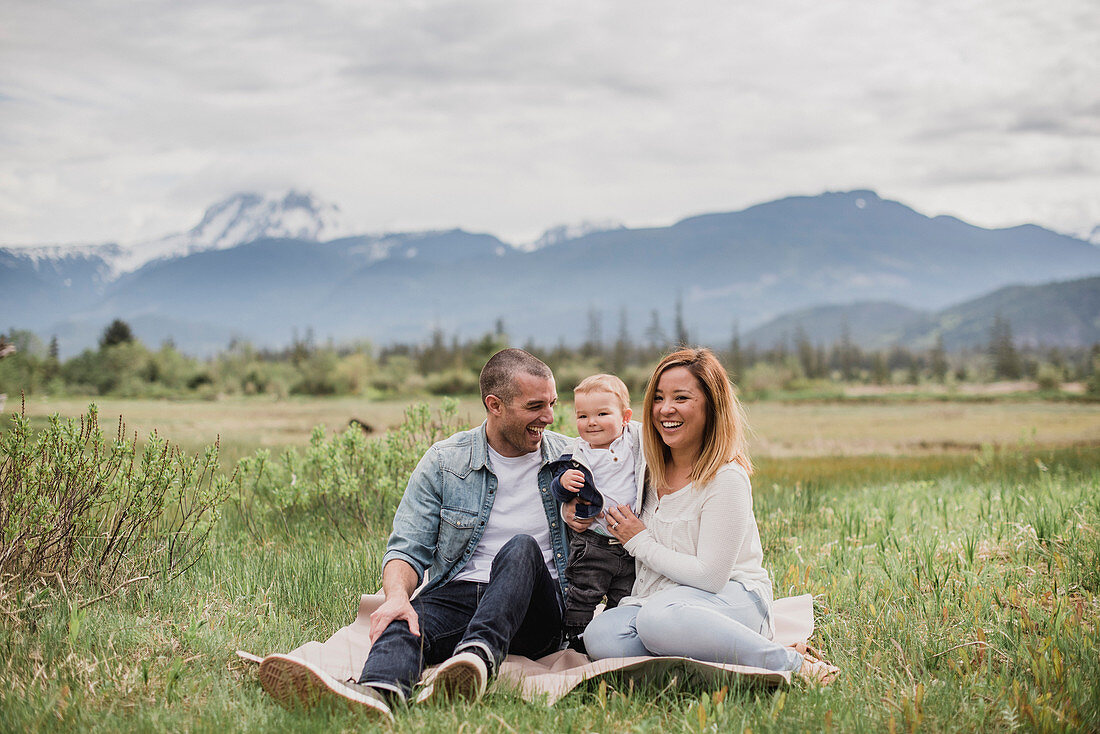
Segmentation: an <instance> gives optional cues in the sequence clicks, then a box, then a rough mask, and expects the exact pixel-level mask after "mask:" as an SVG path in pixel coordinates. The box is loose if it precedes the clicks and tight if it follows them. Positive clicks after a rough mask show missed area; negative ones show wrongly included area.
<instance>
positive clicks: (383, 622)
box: [370, 558, 420, 644]
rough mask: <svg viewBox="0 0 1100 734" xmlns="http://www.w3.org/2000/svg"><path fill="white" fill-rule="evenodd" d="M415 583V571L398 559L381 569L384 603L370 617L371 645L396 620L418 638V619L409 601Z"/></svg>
mask: <svg viewBox="0 0 1100 734" xmlns="http://www.w3.org/2000/svg"><path fill="white" fill-rule="evenodd" d="M416 581H417V578H416V571H414V570H413V567H412V566H410V565H409V564H408V563H407V562H405V561H402V560H400V559H397V558H395V559H393V560H391V561H390V562H389V563H387V564H386V567H385V568H383V569H382V591H383V592H384V593H385V594H386V601H384V602H382V606H380V607H378V608H377V609H375V610H374V612H373V613H372V614H371V615H370V641H371V644H374V641H375V640H377V639H378V636H379V635H380V634H382V633H383V632H385V631H386V628H387V627H389V626H390V624H391V623H392V622H395V621H396V620H398V619H403V620H405V621H406V622H408V623H409V632H412V633H413V634H414V635H416V636H417V637H420V618H419V617H417V616H416V610H415V609H413V605H412V602H410V601H409V596H410V595H411V594H412V592H413V589H415V588H416Z"/></svg>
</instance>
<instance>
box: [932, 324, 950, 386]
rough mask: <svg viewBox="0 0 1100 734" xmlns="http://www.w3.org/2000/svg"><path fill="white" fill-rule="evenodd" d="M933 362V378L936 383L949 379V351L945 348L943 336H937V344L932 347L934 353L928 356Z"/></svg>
mask: <svg viewBox="0 0 1100 734" xmlns="http://www.w3.org/2000/svg"><path fill="white" fill-rule="evenodd" d="M928 357H929V361H930V362H931V365H930V367H931V369H932V377H934V378H936V382H943V381H944V380H946V379H947V370H948V364H947V351H946V350H945V349H944V348H943V334H936V343H935V344H933V345H932V353H931V354H929V355H928Z"/></svg>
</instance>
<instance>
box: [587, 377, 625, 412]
mask: <svg viewBox="0 0 1100 734" xmlns="http://www.w3.org/2000/svg"><path fill="white" fill-rule="evenodd" d="M597 392H609V393H611V394H612V395H614V396H615V397H617V398H618V399H619V408H620V409H621V410H622V411H623V412H624V413H625V412H626V411H628V410H630V391H629V390H627V389H626V383H625V382H623V381H622V380H620V379H619V378H618V377H616V376H615V375H606V374H601V375H592V376H591V377H586V378H584V379H583V380H581V381H580V384H579V385H577V386H576V387H575V388H573V395H574V396H577V395H591V394H592V393H597Z"/></svg>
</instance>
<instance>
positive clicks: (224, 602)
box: [0, 400, 1100, 734]
mask: <svg viewBox="0 0 1100 734" xmlns="http://www.w3.org/2000/svg"><path fill="white" fill-rule="evenodd" d="M471 406H472V407H471ZM11 407H12V405H11V403H9V405H8V408H9V409H10V408H11ZM84 407H85V406H84V404H83V403H81V402H79V401H68V402H56V403H53V404H38V403H34V402H31V403H29V404H28V406H27V412H28V414H30V415H33V416H36V417H38V418H39V419H40V418H41V416H44V415H45V414H48V413H50V412H61V413H63V414H70V415H71V414H77V413H79V412H80V411H81V410H82V409H83V408H84ZM476 407H477V405H476V403H474V402H473V401H467V402H465V403H463V405H462V406H461V407H460V412H462V411H464V410H473V408H476ZM402 408H403V405H401V404H397V403H382V404H377V403H371V404H366V403H363V402H361V401H355V400H331V401H306V400H303V401H284V402H281V403H274V402H265V401H259V400H254V401H252V400H250V401H239V402H237V401H221V402H212V403H203V404H194V403H161V402H136V401H135V402H125V403H116V402H108V401H102V402H101V412H102V414H103V415H104V416H110V415H112V414H118V413H122V414H124V415H125V417H126V421H127V423H128V425H129V426H130V427H131V429H135V430H139V431H142V432H143V431H148V430H150V429H151V428H153V427H157V428H158V429H159V430H160V432H161V433H162V434H164V435H167V436H168V437H170V438H172V439H173V440H176V441H179V442H180V443H181V444H182V445H184V446H185V447H188V448H190V447H197V446H198V445H200V444H202V443H206V442H210V441H212V440H213V438H214V436H215V435H217V434H220V435H221V436H222V446H223V448H224V449H225V451H226V453H227V454H229V455H231V456H233V457H236V456H242V455H245V454H246V453H249V452H251V451H252V450H254V449H255V448H257V447H260V446H269V447H278V446H301V445H304V444H305V443H306V441H307V440H308V434H309V430H310V428H311V427H312V426H313V425H314V424H315V423H318V422H324V423H325V424H327V425H329V426H333V427H335V426H343V425H345V424H346V423H347V420H348V419H349V418H351V417H356V418H359V419H361V420H364V421H367V422H370V423H372V424H373V425H375V426H376V427H378V428H380V429H381V428H384V427H387V426H390V425H394V424H395V423H397V422H398V421H399V420H400V415H401V410H402ZM749 411H750V417H751V419H752V421H753V424H754V427H755V430H756V437H755V439H754V441H755V443H754V447H755V449H756V450H755V455H756V457H757V458H758V463H759V471H758V474H757V475H756V476H755V477H754V488H755V490H754V493H755V498H756V512H757V519H758V522H759V525H760V530H761V536H762V540H763V543H764V547H765V565H766V566H767V567H768V568H769V570H770V571H771V573H772V575H773V579H774V581H775V587H776V594H777V596H783V595H788V594H800V593H812V594H813V595H814V597H815V609H816V618H817V630H816V632H815V635H814V638H813V640H812V642H813V643H814V644H816V645H817V646H818V647H820V648H822V649H823V650H824V651H825V652H826V653H827V655H828V656H829V657H830V658H831V659H832V660H833V662H835V663H836V664H838V665H839V666H840V667H841V668H842V670H843V674H842V677H841V679H840V680H839V681H838V682H837V683H836V684H834V685H833V686H831V687H829V688H826V689H823V690H812V689H806V688H804V687H802V686H801V685H795V686H792V687H790V688H785V689H757V688H741V687H736V686H735V687H733V688H720V689H718V690H713V689H710V688H703V687H699V686H697V685H693V684H692V683H691V682H690V681H676V682H675V683H672V682H666V684H661V685H653V686H650V687H639V688H631V687H628V686H620V685H614V684H613V685H611V686H598V685H593V686H590V687H587V688H583V689H579V690H577V691H575V692H574V693H572V694H570V695H569V696H567V697H566V698H565V699H563V700H562V701H560V702H559V703H558V704H556V705H555V706H554V707H552V708H548V707H545V706H541V705H538V704H529V703H526V702H524V701H522V700H521V699H519V698H517V697H515V696H514V695H513V694H511V693H509V692H507V691H500V692H495V693H492V694H491V695H490V696H489V697H488V699H487V700H486V702H485V703H483V704H479V705H475V706H469V705H458V706H455V707H448V706H429V707H420V708H412V709H410V710H409V711H407V712H403V713H401V714H399V715H398V720H397V723H396V725H395V726H394V727H393V729H394V730H396V731H408V732H412V731H448V732H450V733H451V734H455V733H456V732H470V733H473V732H478V731H484V732H517V731H518V732H522V731H562V732H578V733H581V732H592V731H600V732H609V731H639V732H644V731H654V732H657V731H661V732H666V731H668V732H681V731H682V732H699V731H728V730H733V731H738V730H746V729H751V730H752V731H756V732H761V731H776V732H789V731H802V730H811V731H820V730H837V731H943V730H975V729H977V730H992V731H1010V730H1015V729H1024V730H1040V731H1085V730H1093V731H1095V730H1098V729H1100V654H1098V652H1097V651H1098V650H1100V629H1098V626H1097V620H1098V619H1100V406H1097V405H1095V404H1093V405H1082V404H1068V403H973V404H972V403H959V404H956V403H939V402H935V403H932V402H930V403H914V404H889V405H882V404H863V403H858V404H846V403H840V404H831V403H830V404H807V405H792V404H772V403H760V404H754V405H750V406H749ZM383 544H384V529H381V528H379V529H378V531H377V532H375V533H372V534H367V535H364V537H362V538H359V539H353V541H352V542H345V541H344V540H341V539H340V538H339V537H337V536H336V535H335V534H334V533H331V532H326V530H325V528H324V526H323V524H319V523H318V522H316V521H311V519H310V518H308V517H299V518H294V519H291V520H290V522H289V524H288V532H285V533H280V534H273V535H272V536H271V537H264V538H259V539H257V538H255V537H253V536H252V535H250V534H249V533H247V532H245V529H244V527H243V523H242V522H241V519H240V518H239V517H238V516H237V515H236V514H235V513H234V511H233V510H232V509H231V508H227V509H226V512H225V515H224V517H223V521H222V523H221V525H220V526H219V528H218V530H217V534H216V537H215V539H214V542H213V544H212V546H211V549H210V551H209V553H208V554H207V555H206V556H205V557H204V558H203V559H202V560H201V561H200V562H199V563H198V564H197V565H196V566H195V567H194V568H192V569H191V570H190V571H189V572H188V573H187V574H186V575H184V576H182V577H181V578H179V579H177V580H175V581H172V582H149V583H137V584H133V585H132V586H129V587H127V588H125V589H123V590H122V591H120V592H119V593H117V594H115V595H113V596H110V597H109V598H107V599H104V600H102V601H99V602H96V603H93V604H91V605H90V606H87V607H85V608H83V609H81V608H79V604H80V603H79V601H78V600H79V599H81V598H84V599H87V598H90V597H91V596H92V595H93V592H92V591H91V590H89V589H71V588H67V589H54V591H52V592H51V593H50V594H48V595H45V596H42V597H40V599H39V601H40V602H41V603H42V604H44V607H43V608H42V609H41V610H39V611H37V612H35V613H33V614H30V615H23V616H22V617H19V618H11V617H8V618H5V619H4V621H3V622H2V623H0V650H2V653H0V729H2V730H4V731H38V730H62V729H64V730H72V729H76V730H81V731H117V730H156V731H160V730H167V729H171V730H180V731H209V730H219V731H285V730H293V731H298V730H301V731H334V730H337V731H345V730H346V731H352V730H362V729H363V728H364V725H363V722H361V721H360V720H358V719H357V718H356V716H355V715H354V714H339V713H329V712H313V713H303V712H292V711H284V710H283V709H281V708H279V707H278V706H277V705H276V704H275V703H274V702H273V701H272V700H270V699H269V698H268V697H267V696H266V695H265V694H264V693H263V691H262V689H261V688H260V686H259V684H258V683H257V681H256V678H255V672H254V670H253V669H252V668H250V667H248V666H247V665H245V664H244V663H242V662H240V661H238V660H237V659H236V657H235V656H234V655H233V651H234V650H235V649H238V648H243V649H246V650H250V651H252V652H256V653H261V654H262V653H264V652H271V651H280V650H286V649H290V648H292V647H295V646H297V645H298V644H300V643H301V642H302V641H304V640H307V639H324V638H325V637H327V636H328V635H329V634H331V633H332V632H333V631H335V630H336V629H337V628H339V627H341V626H343V625H344V624H347V623H348V622H349V621H350V620H351V619H352V617H353V616H354V613H355V607H356V603H357V599H358V595H359V594H360V593H361V592H364V591H372V590H374V589H375V588H376V587H377V585H378V582H379V577H380V571H381V569H380V568H379V566H378V561H379V559H380V557H381V549H382V547H383Z"/></svg>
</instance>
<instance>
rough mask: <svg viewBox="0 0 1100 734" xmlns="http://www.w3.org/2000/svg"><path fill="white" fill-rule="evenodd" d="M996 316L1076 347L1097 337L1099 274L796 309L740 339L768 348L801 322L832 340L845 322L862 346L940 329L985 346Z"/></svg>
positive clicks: (1030, 337)
mask: <svg viewBox="0 0 1100 734" xmlns="http://www.w3.org/2000/svg"><path fill="white" fill-rule="evenodd" d="M997 316H1001V317H1002V318H1004V319H1006V320H1008V322H1009V323H1010V324H1011V325H1012V334H1013V338H1014V339H1015V341H1016V343H1017V344H1019V345H1028V346H1039V345H1042V346H1048V347H1054V346H1058V347H1080V346H1088V345H1090V344H1096V343H1100V277H1092V278H1082V279H1079V280H1072V281H1060V282H1055V283H1046V284H1043V285H1032V286H1026V285H1013V286H1007V287H1004V288H998V289H997V290H995V291H993V292H992V293H988V294H986V295H983V296H980V297H978V298H974V299H971V300H968V301H965V302H963V303H960V304H958V305H955V306H951V307H949V308H945V309H942V310H940V311H921V310H916V309H911V308H908V307H906V306H902V305H900V304H897V303H888V302H886V303H854V304H849V305H844V306H818V307H816V308H808V309H800V310H798V311H793V312H791V313H789V314H784V315H782V316H780V317H778V318H775V319H772V320H770V321H768V322H767V323H764V324H761V325H760V326H758V327H756V328H755V329H752V330H751V331H749V332H747V333H745V334H744V335H742V337H741V340H742V343H744V344H753V345H756V346H758V347H763V348H767V347H772V346H774V345H776V344H780V343H786V344H790V343H792V342H793V340H794V338H795V336H796V334H797V333H798V332H799V330H801V331H802V333H804V334H806V336H807V338H809V339H810V341H812V342H814V343H818V344H831V343H833V342H835V341H837V340H838V339H839V338H840V335H841V332H842V330H843V329H844V328H847V329H848V331H849V335H850V337H851V339H852V341H853V342H855V343H856V344H859V345H860V346H862V347H864V348H871V349H881V348H883V347H888V346H891V345H894V344H899V345H902V346H906V347H912V348H916V349H926V348H928V347H930V346H932V344H933V343H934V342H935V339H936V335H937V334H939V335H942V336H943V342H944V346H945V347H946V348H947V349H948V350H955V349H959V348H963V347H980V346H984V345H985V344H986V343H987V342H988V341H989V329H990V325H991V324H992V323H993V321H994V319H995V318H996V317H997Z"/></svg>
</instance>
